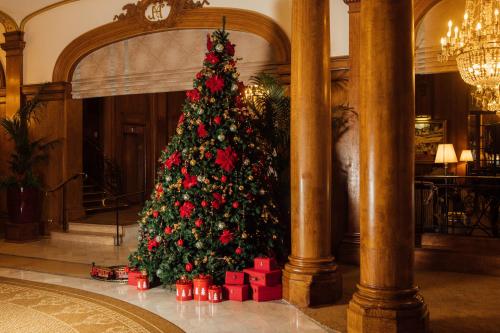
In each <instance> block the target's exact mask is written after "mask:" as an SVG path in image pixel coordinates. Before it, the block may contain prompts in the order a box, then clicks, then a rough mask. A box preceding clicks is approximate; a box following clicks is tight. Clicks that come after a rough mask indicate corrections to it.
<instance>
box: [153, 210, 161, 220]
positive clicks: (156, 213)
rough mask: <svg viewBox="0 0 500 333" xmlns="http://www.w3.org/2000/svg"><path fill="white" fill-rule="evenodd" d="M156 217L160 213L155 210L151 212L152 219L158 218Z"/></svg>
mask: <svg viewBox="0 0 500 333" xmlns="http://www.w3.org/2000/svg"><path fill="white" fill-rule="evenodd" d="M158 215H160V213H159V212H158V211H157V210H155V211H154V212H153V217H154V218H157V217H158Z"/></svg>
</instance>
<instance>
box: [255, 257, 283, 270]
mask: <svg viewBox="0 0 500 333" xmlns="http://www.w3.org/2000/svg"><path fill="white" fill-rule="evenodd" d="M253 268H255V269H258V270H259V271H266V272H270V271H273V270H275V269H276V268H277V265H276V260H275V259H274V258H267V257H258V258H255V259H254V260H253Z"/></svg>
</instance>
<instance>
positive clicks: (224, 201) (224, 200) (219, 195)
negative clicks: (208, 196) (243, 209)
mask: <svg viewBox="0 0 500 333" xmlns="http://www.w3.org/2000/svg"><path fill="white" fill-rule="evenodd" d="M212 196H213V197H214V199H215V200H217V201H219V202H220V203H226V198H224V197H223V196H222V194H220V193H217V192H215V193H212Z"/></svg>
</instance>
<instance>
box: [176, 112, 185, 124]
mask: <svg viewBox="0 0 500 333" xmlns="http://www.w3.org/2000/svg"><path fill="white" fill-rule="evenodd" d="M183 122H184V113H181V116H180V117H179V121H178V122H177V126H179V125H180V124H182V123H183Z"/></svg>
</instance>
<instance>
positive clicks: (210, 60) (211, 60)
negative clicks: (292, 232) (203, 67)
mask: <svg viewBox="0 0 500 333" xmlns="http://www.w3.org/2000/svg"><path fill="white" fill-rule="evenodd" d="M205 61H206V62H208V63H211V64H212V65H215V64H216V63H218V62H219V57H217V56H216V55H215V53H213V52H210V53H209V54H207V55H206V57H205Z"/></svg>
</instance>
